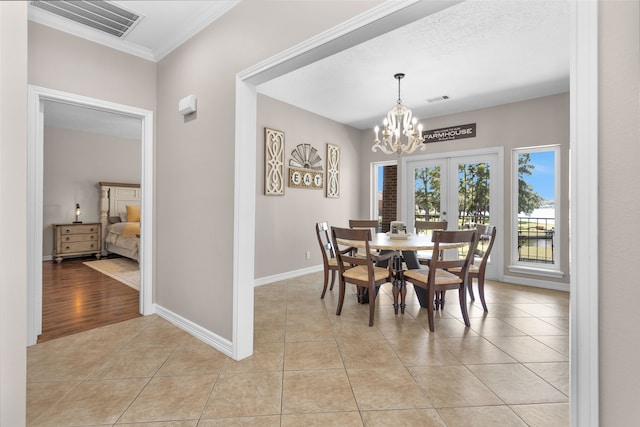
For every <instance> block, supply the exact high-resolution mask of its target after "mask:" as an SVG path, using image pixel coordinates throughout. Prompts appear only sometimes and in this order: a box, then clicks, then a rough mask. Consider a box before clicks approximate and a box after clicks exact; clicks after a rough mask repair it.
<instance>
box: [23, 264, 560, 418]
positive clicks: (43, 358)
mask: <svg viewBox="0 0 640 427" xmlns="http://www.w3.org/2000/svg"><path fill="white" fill-rule="evenodd" d="M321 281H322V275H321V274H312V275H308V276H304V277H301V278H297V279H293V280H287V281H284V282H279V283H274V284H270V285H266V286H262V287H259V288H257V289H256V291H255V296H256V297H255V306H256V307H255V351H254V355H253V356H252V357H250V358H248V359H245V360H242V361H240V362H236V361H233V360H231V359H229V358H228V357H226V356H224V355H222V354H220V353H218V352H217V351H215V350H213V349H212V348H210V347H208V346H207V345H205V344H202V343H201V342H199V341H198V340H196V339H195V338H193V337H191V336H190V335H188V334H186V333H185V332H183V331H181V330H179V329H178V328H176V327H174V326H173V325H171V324H169V323H168V322H166V321H165V320H163V319H161V318H159V317H157V316H148V317H142V318H137V319H133V320H129V321H126V322H122V323H119V324H116V325H111V326H107V327H103V328H99V329H95V330H92V331H88V332H83V333H80V334H76V335H72V336H69V337H65V338H60V339H56V340H53V341H49V342H45V343H42V344H38V345H36V346H33V347H30V348H29V350H28V384H27V389H28V390H27V400H28V404H27V418H28V424H29V425H30V426H34V427H35V426H55V427H63V426H96V425H99V426H111V425H118V426H120V425H128V426H138V427H142V426H144V427H160V426H162V427H169V426H171V427H195V426H198V427H209V426H332V425H335V426H387V425H388V426H391V425H393V426H451V427H453V426H464V427H473V426H492V427H494V426H501V427H502V426H526V425H529V426H544V427H554V426H568V425H569V403H568V395H569V380H568V377H569V336H568V329H569V317H568V316H569V296H568V294H566V293H563V292H556V291H549V290H541V289H535V288H529V287H523V286H514V285H509V284H504V283H499V282H491V281H489V282H488V283H487V302H488V305H489V314H488V315H484V313H483V311H482V307H481V306H480V303H479V301H477V302H476V303H473V304H471V305H470V314H471V316H472V318H471V328H465V327H464V324H463V323H462V321H461V318H460V308H459V306H458V303H457V295H456V292H455V291H449V293H448V302H447V305H446V307H445V310H444V312H439V313H437V314H436V332H435V333H430V332H428V327H427V319H426V311H425V310H424V309H420V308H419V306H418V305H417V300H416V298H415V295H414V294H413V291H412V290H411V289H410V290H409V293H408V295H409V298H408V304H409V305H408V307H407V312H406V313H405V314H404V315H394V313H393V307H392V305H391V303H392V298H391V296H390V291H391V290H390V288H389V285H385V287H384V288H383V290H382V291H381V293H380V295H379V296H378V300H377V304H378V305H377V307H376V319H375V326H374V327H371V328H370V327H368V326H367V324H368V306H366V305H359V304H357V303H356V298H355V295H354V293H353V292H354V291H353V288H349V294H348V295H347V298H346V300H345V306H344V308H343V312H342V315H341V316H336V315H335V307H336V300H337V295H338V289H337V286H336V288H335V289H334V290H333V291H331V292H327V297H325V299H324V300H320V298H319V295H320V287H321V286H320V284H321Z"/></svg>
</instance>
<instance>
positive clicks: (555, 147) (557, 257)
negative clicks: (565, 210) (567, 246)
mask: <svg viewBox="0 0 640 427" xmlns="http://www.w3.org/2000/svg"><path fill="white" fill-rule="evenodd" d="M545 151H553V152H554V165H553V167H554V206H555V209H554V218H553V219H554V240H553V245H554V247H553V263H548V264H547V263H536V262H530V261H521V260H520V259H519V258H520V256H519V253H518V214H519V212H518V190H519V186H518V165H519V163H518V158H519V156H520V155H521V154H526V153H539V152H545ZM560 156H561V146H560V145H559V144H552V145H540V146H534V147H520V148H514V149H512V151H511V223H510V226H511V261H510V264H509V266H508V270H509V271H510V272H514V273H525V274H533V275H539V276H546V277H553V278H562V277H564V272H563V271H562V265H561V259H562V258H561V254H562V248H563V242H562V241H561V239H560V236H561V235H562V233H561V232H562V223H561V222H560V213H561V211H562V204H561V200H562V198H561V197H560V194H561V189H562V187H561V170H560V165H561V158H560Z"/></svg>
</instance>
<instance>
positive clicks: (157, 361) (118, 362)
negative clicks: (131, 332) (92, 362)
mask: <svg viewBox="0 0 640 427" xmlns="http://www.w3.org/2000/svg"><path fill="white" fill-rule="evenodd" d="M172 351H173V349H171V348H166V347H150V348H147V349H145V350H144V351H140V348H136V347H123V348H121V349H120V350H119V351H118V352H117V353H115V354H114V356H113V357H112V358H111V359H110V360H109V361H108V362H107V363H105V364H104V365H102V366H101V367H100V368H99V369H98V370H96V371H95V372H93V374H91V378H93V379H99V378H135V377H152V376H153V375H154V374H155V373H156V372H157V371H158V369H160V366H162V364H163V363H164V362H165V361H166V360H167V358H169V356H170V355H171V352H172Z"/></svg>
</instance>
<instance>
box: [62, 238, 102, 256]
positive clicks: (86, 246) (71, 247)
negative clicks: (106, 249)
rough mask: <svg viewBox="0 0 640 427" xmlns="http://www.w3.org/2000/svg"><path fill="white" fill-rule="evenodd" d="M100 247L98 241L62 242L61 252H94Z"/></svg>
mask: <svg viewBox="0 0 640 427" xmlns="http://www.w3.org/2000/svg"><path fill="white" fill-rule="evenodd" d="M98 248H99V246H98V241H93V242H91V241H89V242H71V243H62V244H61V245H60V254H75V253H80V252H94V251H97V250H98Z"/></svg>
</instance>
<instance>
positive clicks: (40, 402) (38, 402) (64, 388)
mask: <svg viewBox="0 0 640 427" xmlns="http://www.w3.org/2000/svg"><path fill="white" fill-rule="evenodd" d="M79 384H80V381H56V382H41V383H27V425H30V424H31V423H32V422H33V421H34V420H35V419H36V418H38V417H39V416H40V415H41V414H42V413H43V412H44V411H46V410H47V409H48V408H49V407H51V406H53V405H55V404H56V402H58V401H59V400H61V399H62V398H63V397H64V396H65V395H66V394H67V393H69V392H71V391H72V390H73V389H74V388H76V387H77V386H78V385H79Z"/></svg>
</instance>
